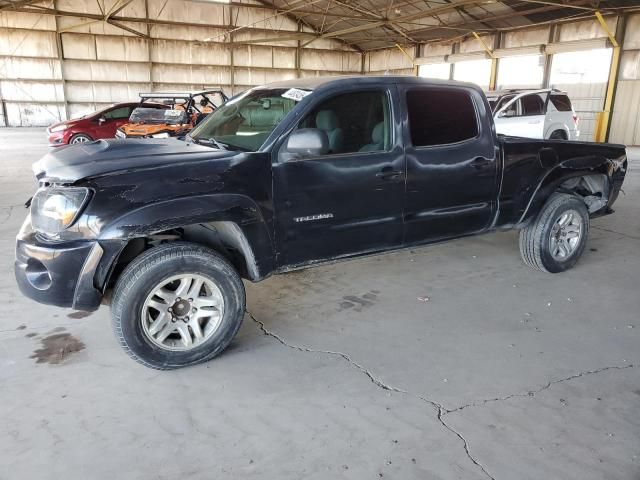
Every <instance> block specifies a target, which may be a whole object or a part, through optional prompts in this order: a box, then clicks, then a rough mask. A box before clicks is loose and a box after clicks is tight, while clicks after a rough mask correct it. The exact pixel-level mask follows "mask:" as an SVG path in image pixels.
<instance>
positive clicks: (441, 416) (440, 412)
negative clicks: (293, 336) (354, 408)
mask: <svg viewBox="0 0 640 480" xmlns="http://www.w3.org/2000/svg"><path fill="white" fill-rule="evenodd" d="M246 312H247V315H249V317H250V318H251V320H253V321H254V323H255V324H256V325H257V326H258V328H259V329H260V331H262V333H263V334H264V335H267V336H269V337H272V338H274V339H276V340H277V341H278V342H279V343H281V344H282V345H284V346H285V347H287V348H291V349H294V350H298V351H300V352H307V353H320V354H325V355H334V356H337V357H341V358H342V359H344V360H346V361H347V362H348V363H349V364H350V365H352V366H353V367H355V368H356V369H358V370H359V371H360V372H362V373H363V374H364V375H366V376H367V377H368V378H369V380H370V381H371V382H372V383H373V384H374V385H376V386H377V387H379V388H381V389H383V390H387V391H390V392H396V393H401V394H403V395H408V396H411V397H414V398H416V399H418V400H421V401H423V402H425V403H427V404H429V405H430V406H431V407H433V408H434V409H435V410H436V412H437V419H438V421H439V422H440V423H441V424H442V426H443V427H444V428H446V429H447V430H448V431H450V432H451V433H452V434H454V435H455V436H456V437H458V438H459V439H460V441H461V442H462V444H463V446H464V451H465V453H466V455H467V457H468V458H469V460H470V461H471V462H472V463H473V464H474V465H476V466H477V467H478V468H479V469H480V470H481V471H482V473H484V474H485V475H486V477H487V478H489V479H490V480H496V479H495V478H494V477H493V476H492V475H491V474H490V473H489V472H488V471H487V469H486V468H485V467H484V466H483V465H482V464H481V463H480V462H479V461H478V460H477V459H476V458H475V457H474V456H473V455H472V454H471V450H470V447H469V442H468V441H467V439H466V438H465V437H464V436H463V435H462V434H461V433H460V432H458V431H457V430H455V429H454V428H453V427H452V426H451V425H449V424H448V423H447V422H446V421H445V419H444V417H445V416H446V415H448V414H450V413H454V412H459V411H461V410H464V409H465V408H470V407H481V406H484V405H486V404H488V403H493V402H502V401H506V400H509V399H512V398H523V397H535V396H536V395H537V394H538V393H540V392H543V391H545V390H548V389H550V388H551V387H552V386H554V385H557V384H558V383H563V382H568V381H571V380H575V379H576V378H581V377H584V376H587V375H596V374H598V373H602V372H606V371H608V370H624V369H627V368H633V367H634V364H629V365H624V366H620V365H611V366H608V367H602V368H597V369H594V370H586V371H584V372H580V373H576V374H573V375H569V376H568V377H564V378H560V379H557V380H550V381H549V382H547V383H546V384H545V385H543V386H542V387H540V388H538V389H536V390H529V391H528V392H526V393H514V394H510V395H505V396H503V397H495V398H488V399H485V400H481V401H478V402H472V403H468V404H466V405H461V406H459V407H456V408H452V409H447V408H445V407H444V406H443V405H442V404H440V403H438V402H436V401H435V400H430V399H428V398H426V397H423V396H422V395H418V394H415V393H412V392H409V391H407V390H403V389H401V388H398V387H394V386H392V385H389V384H387V383H384V382H383V381H382V380H380V379H379V378H378V377H376V376H375V375H374V374H373V373H372V372H371V371H370V370H368V369H367V368H365V367H364V366H363V365H361V364H359V363H358V362H356V361H355V360H353V358H351V356H350V355H348V354H346V353H342V352H334V351H331V350H317V349H313V348H308V347H301V346H299V345H293V344H290V343H288V342H287V341H286V340H285V339H284V338H282V337H281V336H279V335H278V334H277V333H274V332H272V331H271V330H268V329H267V327H266V326H265V324H264V323H263V322H261V321H260V320H258V319H257V318H256V317H255V316H254V315H253V314H252V313H251V312H250V311H248V310H247V311H246Z"/></svg>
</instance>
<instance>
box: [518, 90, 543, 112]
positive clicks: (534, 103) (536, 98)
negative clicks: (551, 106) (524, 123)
mask: <svg viewBox="0 0 640 480" xmlns="http://www.w3.org/2000/svg"><path fill="white" fill-rule="evenodd" d="M520 105H521V106H522V115H523V116H525V117H528V116H531V115H544V100H542V97H540V95H538V94H537V93H536V94H532V95H525V96H524V97H522V98H521V99H520Z"/></svg>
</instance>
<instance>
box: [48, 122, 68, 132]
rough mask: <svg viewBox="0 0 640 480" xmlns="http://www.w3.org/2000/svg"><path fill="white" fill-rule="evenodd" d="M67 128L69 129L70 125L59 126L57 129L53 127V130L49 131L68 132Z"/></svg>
mask: <svg viewBox="0 0 640 480" xmlns="http://www.w3.org/2000/svg"><path fill="white" fill-rule="evenodd" d="M67 128H69V125H65V124H64V123H63V124H62V125H58V126H57V127H53V128H52V129H50V130H49V131H50V132H51V133H55V132H61V131H63V130H66V129H67Z"/></svg>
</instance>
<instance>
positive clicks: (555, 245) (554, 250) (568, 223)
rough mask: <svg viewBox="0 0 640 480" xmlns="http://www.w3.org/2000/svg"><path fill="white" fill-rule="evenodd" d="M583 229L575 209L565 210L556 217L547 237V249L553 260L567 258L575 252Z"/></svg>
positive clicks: (580, 218)
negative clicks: (548, 237)
mask: <svg viewBox="0 0 640 480" xmlns="http://www.w3.org/2000/svg"><path fill="white" fill-rule="evenodd" d="M583 230H584V229H583V221H582V217H581V216H580V214H579V213H578V212H577V211H576V210H566V211H565V212H563V213H562V214H561V215H560V216H559V217H558V218H557V219H556V221H555V223H554V224H553V226H552V227H551V238H550V239H549V251H550V252H551V256H552V257H553V258H554V260H559V261H564V260H567V259H568V258H569V257H571V255H573V254H574V253H575V252H576V250H577V249H578V247H579V245H580V242H581V240H582V232H583Z"/></svg>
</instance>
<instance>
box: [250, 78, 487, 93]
mask: <svg viewBox="0 0 640 480" xmlns="http://www.w3.org/2000/svg"><path fill="white" fill-rule="evenodd" d="M354 82H357V83H361V84H363V85H366V84H369V83H377V84H380V83H382V84H393V83H404V84H420V85H451V86H465V87H473V88H475V89H479V88H480V87H478V86H477V85H475V84H472V83H466V82H458V81H455V80H437V79H432V78H422V77H414V76H412V75H375V76H373V75H344V76H343V75H339V76H326V77H307V78H296V79H293V80H284V81H281V82H274V83H269V84H266V85H262V86H260V87H258V88H300V89H303V90H316V89H318V88H321V87H325V86H327V85H332V86H337V85H340V84H345V85H353V83H354Z"/></svg>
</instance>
